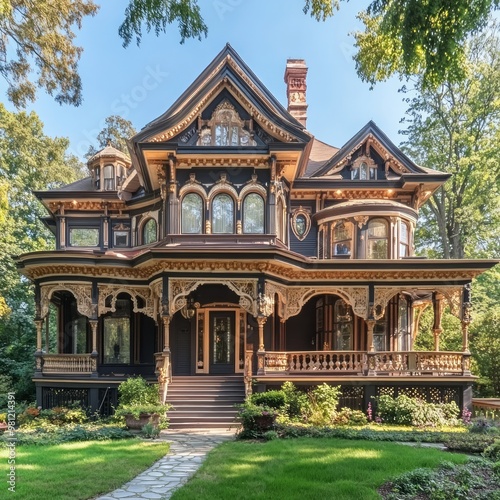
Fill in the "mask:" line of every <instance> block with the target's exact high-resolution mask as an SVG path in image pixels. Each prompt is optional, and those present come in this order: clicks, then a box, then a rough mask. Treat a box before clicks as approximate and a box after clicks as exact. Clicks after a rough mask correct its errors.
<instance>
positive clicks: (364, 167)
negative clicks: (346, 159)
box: [351, 162, 377, 181]
mask: <svg viewBox="0 0 500 500" xmlns="http://www.w3.org/2000/svg"><path fill="white" fill-rule="evenodd" d="M376 178H377V169H376V168H375V167H373V166H370V165H368V164H367V163H366V162H363V163H361V164H360V165H359V167H357V168H354V169H353V170H352V172H351V179H354V180H360V181H367V180H375V179H376Z"/></svg>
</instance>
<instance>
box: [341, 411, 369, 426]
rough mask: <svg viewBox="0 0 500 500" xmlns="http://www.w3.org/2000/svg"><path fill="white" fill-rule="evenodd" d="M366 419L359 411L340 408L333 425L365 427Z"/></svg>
mask: <svg viewBox="0 0 500 500" xmlns="http://www.w3.org/2000/svg"><path fill="white" fill-rule="evenodd" d="M367 423H368V419H367V418H366V415H365V414H364V413H363V412H362V411H360V410H352V409H351V408H342V409H341V410H340V411H339V412H338V413H337V415H336V416H335V419H334V421H333V424H334V425H366V424H367Z"/></svg>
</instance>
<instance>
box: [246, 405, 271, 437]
mask: <svg viewBox="0 0 500 500" xmlns="http://www.w3.org/2000/svg"><path fill="white" fill-rule="evenodd" d="M277 416H278V412H277V410H276V409H275V408H271V407H269V406H258V405H256V404H254V403H252V402H251V401H245V403H243V404H242V405H240V407H239V411H238V416H237V420H238V421H239V422H240V423H241V426H242V431H241V433H240V437H241V438H255V437H260V436H261V435H262V434H263V433H264V432H266V431H268V430H272V429H273V428H274V425H275V422H276V417H277Z"/></svg>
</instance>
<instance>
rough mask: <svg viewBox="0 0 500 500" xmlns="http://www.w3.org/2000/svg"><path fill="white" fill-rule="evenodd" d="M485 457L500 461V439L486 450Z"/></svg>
mask: <svg viewBox="0 0 500 500" xmlns="http://www.w3.org/2000/svg"><path fill="white" fill-rule="evenodd" d="M483 457H485V458H488V459H489V460H491V461H492V462H500V439H495V441H494V442H493V443H492V444H490V445H489V446H488V448H486V449H485V450H484V452H483Z"/></svg>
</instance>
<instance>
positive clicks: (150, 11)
mask: <svg viewBox="0 0 500 500" xmlns="http://www.w3.org/2000/svg"><path fill="white" fill-rule="evenodd" d="M176 21H177V23H178V28H179V33H180V35H181V43H184V41H185V40H186V38H198V40H201V36H202V35H205V36H207V32H208V29H207V26H206V25H205V23H204V21H203V18H202V17H201V14H200V8H199V6H198V2H197V0H129V4H128V6H127V8H126V10H125V20H124V21H123V23H122V25H121V26H120V28H119V29H118V33H119V35H120V36H121V37H122V39H123V46H124V47H127V46H128V45H129V44H130V42H131V41H132V39H133V38H135V40H136V42H137V45H140V43H141V39H142V28H143V24H145V25H146V29H147V31H148V33H149V32H150V31H151V30H153V31H154V33H155V34H156V35H157V36H158V35H159V34H160V33H161V32H164V33H165V32H166V31H167V25H169V24H172V23H173V22H176Z"/></svg>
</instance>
